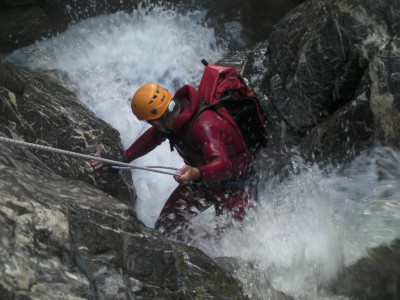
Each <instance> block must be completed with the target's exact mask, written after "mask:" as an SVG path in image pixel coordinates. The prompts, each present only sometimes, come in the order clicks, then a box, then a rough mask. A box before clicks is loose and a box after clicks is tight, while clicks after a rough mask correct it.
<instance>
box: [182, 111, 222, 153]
mask: <svg viewBox="0 0 400 300" xmlns="http://www.w3.org/2000/svg"><path fill="white" fill-rule="evenodd" d="M216 107H217V104H202V105H200V106H199V107H198V108H197V110H196V112H195V113H194V115H193V116H192V117H191V118H190V120H189V121H188V123H187V124H186V125H185V129H184V130H185V133H184V138H185V141H186V142H187V143H188V145H189V146H190V148H192V149H193V150H194V151H196V152H198V153H199V152H201V151H200V149H199V148H198V147H196V146H195V145H193V143H192V141H191V140H190V132H191V130H192V125H193V123H194V121H195V120H196V119H197V117H198V116H199V115H200V114H201V113H202V112H203V111H205V110H208V109H215V108H216Z"/></svg>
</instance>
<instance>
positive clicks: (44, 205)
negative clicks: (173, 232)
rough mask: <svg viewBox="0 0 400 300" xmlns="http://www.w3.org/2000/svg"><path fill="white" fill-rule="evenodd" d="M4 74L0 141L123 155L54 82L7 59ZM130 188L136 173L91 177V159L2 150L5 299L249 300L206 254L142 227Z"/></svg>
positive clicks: (0, 239) (110, 133)
mask: <svg viewBox="0 0 400 300" xmlns="http://www.w3.org/2000/svg"><path fill="white" fill-rule="evenodd" d="M0 74H1V77H0V100H1V108H2V111H1V114H0V131H1V133H0V134H1V136H8V137H12V138H14V139H19V140H24V141H28V142H31V143H40V144H43V145H48V146H51V147H56V148H62V149H64V150H69V151H74V152H80V153H88V152H91V151H92V150H95V149H96V148H100V149H103V150H106V151H110V152H113V151H114V152H115V151H120V150H121V145H120V140H119V134H118V132H117V131H115V130H114V129H112V128H111V127H110V126H109V125H108V124H106V123H105V122H102V121H101V120H98V119H97V118H96V117H95V116H94V115H93V113H91V112H90V111H88V110H87V109H86V108H85V107H84V106H83V105H82V104H81V103H79V102H78V100H77V98H76V96H75V95H74V93H73V92H71V90H69V89H67V88H66V87H65V86H63V85H62V84H61V82H62V81H60V80H59V79H57V78H56V77H54V76H55V75H51V74H50V75H49V74H42V73H36V72H30V71H24V70H20V69H17V68H14V67H12V66H11V65H9V64H7V63H5V62H4V61H0ZM63 82H64V84H67V81H66V80H64V81H63ZM128 175H129V174H128ZM127 178H129V179H127ZM129 180H130V182H129ZM127 183H128V184H127ZM131 184H132V183H131V176H130V175H129V176H125V177H124V176H122V175H121V174H109V175H105V174H100V175H96V174H93V172H92V170H91V167H90V166H89V163H88V162H86V161H82V160H79V159H75V158H70V157H64V156H62V155H58V154H52V153H48V152H41V151H37V150H35V151H33V150H32V151H31V150H29V149H26V148H23V147H20V146H16V145H12V144H6V143H4V142H3V143H0V274H1V275H0V298H2V299H3V298H4V297H5V299H16V298H18V299H55V298H54V297H56V298H57V297H58V299H76V298H81V299H136V298H138V299H139V298H140V297H142V298H143V299H175V298H179V299H193V298H194V297H199V299H211V298H213V297H216V298H218V299H244V297H243V296H242V292H241V289H240V285H239V284H238V282H237V281H236V280H234V279H233V277H231V276H230V275H229V274H228V273H227V272H225V271H223V269H221V268H219V267H217V265H216V264H215V263H214V262H213V261H212V260H211V259H210V258H208V257H207V256H206V255H205V254H204V253H203V252H201V251H199V250H197V249H194V248H190V247H186V246H184V245H180V244H174V243H172V242H169V241H167V240H166V239H164V238H163V237H161V236H160V235H159V234H158V233H156V232H155V231H153V230H151V229H148V228H146V227H145V226H144V225H142V223H141V222H140V221H138V220H137V218H136V216H135V212H134V210H133V207H132V205H133V201H134V199H135V192H134V190H133V189H132V188H131V187H130V186H131ZM111 195H112V196H111ZM113 196H114V197H113ZM55 295H57V296H55Z"/></svg>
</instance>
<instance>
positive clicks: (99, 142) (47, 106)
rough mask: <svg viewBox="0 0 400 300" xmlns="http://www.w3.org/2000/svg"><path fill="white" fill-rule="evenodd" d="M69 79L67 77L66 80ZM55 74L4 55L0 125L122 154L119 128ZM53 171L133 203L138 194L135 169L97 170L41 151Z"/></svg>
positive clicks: (55, 143)
mask: <svg viewBox="0 0 400 300" xmlns="http://www.w3.org/2000/svg"><path fill="white" fill-rule="evenodd" d="M64 82H66V81H65V80H64ZM62 84H63V83H62V79H61V78H57V77H56V75H55V74H43V73H42V74H40V73H34V72H29V71H24V70H20V69H17V68H14V67H12V66H11V65H9V64H7V63H6V62H4V61H2V60H0V103H1V107H2V112H1V114H0V130H1V131H2V132H3V133H5V134H6V135H7V136H8V137H12V138H14V139H18V140H23V141H26V142H29V143H34V144H40V145H44V146H50V147H54V148H58V149H62V150H67V151H72V152H77V153H83V154H88V155H93V154H94V153H96V152H97V151H105V152H108V153H120V152H121V151H122V145H121V141H120V137H119V132H118V131H117V130H115V129H112V128H111V127H110V126H109V125H108V124H107V123H106V122H104V121H101V120H99V119H97V118H96V117H95V115H94V114H93V113H92V112H90V111H89V110H88V109H87V108H86V107H85V106H84V105H83V104H82V103H81V102H79V100H78V98H77V97H76V96H75V94H74V93H73V91H72V87H70V86H69V87H68V86H67V87H65V86H63V85H62ZM34 153H35V154H36V155H37V156H38V158H39V159H40V160H41V161H42V162H43V163H44V164H45V165H46V166H47V167H48V168H50V169H51V170H52V171H53V172H55V173H56V174H58V175H60V176H63V177H66V178H74V179H77V180H82V181H85V182H88V183H90V184H92V185H95V186H97V187H98V188H100V189H102V190H103V191H105V192H107V193H109V194H110V195H112V196H114V197H117V198H118V199H120V200H121V201H123V202H124V203H126V204H128V205H133V204H134V201H135V197H136V193H135V191H134V189H133V185H132V179H131V176H130V172H127V173H129V174H127V173H123V172H122V173H121V174H118V173H115V174H98V173H94V172H93V170H92V168H91V166H90V164H89V161H85V160H82V159H77V158H72V157H70V156H64V155H59V154H54V153H51V152H43V151H37V150H35V151H34Z"/></svg>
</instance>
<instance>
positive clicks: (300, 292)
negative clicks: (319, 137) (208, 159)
mask: <svg viewBox="0 0 400 300" xmlns="http://www.w3.org/2000/svg"><path fill="white" fill-rule="evenodd" d="M202 17H203V13H201V12H193V13H187V14H186V15H181V14H177V13H176V12H174V11H170V10H166V9H163V8H161V7H159V8H155V9H153V10H152V11H145V10H137V11H135V12H133V13H130V14H128V13H116V14H113V15H107V16H101V17H97V18H92V19H89V20H86V21H84V22H81V23H79V24H76V25H74V26H71V27H70V28H69V30H67V31H66V32H65V33H63V34H61V35H59V36H58V37H56V38H53V39H49V40H44V41H41V42H39V43H37V44H35V45H32V46H30V47H27V48H23V49H20V50H18V51H16V52H14V53H13V54H11V55H10V56H8V57H7V58H6V59H7V60H9V61H11V62H13V63H15V64H19V65H23V66H28V67H30V68H39V69H59V70H62V71H63V72H64V73H65V74H67V75H68V77H69V78H70V80H71V81H72V82H73V84H74V85H75V87H76V89H77V91H78V92H79V96H80V99H81V101H82V102H84V103H85V104H86V105H87V106H88V107H89V108H90V109H91V110H92V111H93V112H95V113H96V115H97V116H98V117H99V118H101V119H103V120H105V121H107V122H108V123H110V124H111V125H112V126H113V127H114V128H116V129H117V130H119V132H120V134H121V139H122V143H123V145H124V147H128V146H129V145H130V144H131V143H132V142H133V141H134V140H135V139H136V138H137V137H138V136H139V135H140V134H141V133H142V132H143V131H144V130H145V129H146V128H147V127H146V126H147V125H146V124H144V123H143V122H139V121H138V120H136V119H135V118H134V117H133V115H132V113H131V110H130V98H131V96H132V94H133V93H134V91H135V90H136V89H137V88H138V87H139V86H140V85H142V84H143V83H147V82H158V83H160V84H162V85H164V86H168V87H169V89H170V90H171V91H172V92H174V91H175V88H176V87H177V86H179V84H183V83H188V84H192V85H194V86H197V83H198V80H199V79H200V76H201V72H202V68H203V66H202V64H201V63H200V60H201V59H202V58H206V59H207V60H208V61H211V62H215V61H217V60H218V59H220V58H222V56H223V54H224V51H225V50H224V48H223V47H221V46H218V45H217V42H216V39H215V36H214V32H213V30H211V29H208V28H205V27H203V26H202V25H201V18H202ZM135 164H136V165H164V166H172V167H179V166H181V165H182V160H181V159H180V158H179V157H178V156H177V155H176V153H175V152H170V151H169V145H168V143H164V144H163V145H161V146H160V147H158V148H157V149H156V150H155V151H153V152H152V153H150V154H148V155H146V156H145V157H143V158H140V159H138V160H137V161H135ZM293 165H294V166H295V169H296V168H297V170H298V172H296V173H295V174H293V175H292V176H291V177H289V178H288V179H286V180H285V181H284V182H278V181H274V180H269V181H264V182H261V183H260V187H259V200H258V203H257V205H256V209H254V211H252V212H250V214H249V217H248V218H247V219H246V220H245V221H244V223H243V224H240V226H239V225H238V226H236V227H235V226H234V227H233V228H231V229H227V230H225V231H224V232H223V233H221V234H220V235H219V236H218V238H213V237H211V238H210V237H209V236H208V238H199V239H198V240H196V241H195V242H194V243H193V244H194V245H195V246H197V247H199V248H201V249H202V250H204V251H205V252H206V253H208V254H209V255H210V256H212V257H221V256H227V257H235V258H237V259H238V260H239V261H243V263H242V264H241V267H240V268H239V269H238V270H237V272H236V276H237V277H238V278H239V279H240V280H241V281H242V282H243V283H244V284H245V287H246V291H247V292H248V294H249V295H250V296H252V297H254V298H261V299H263V298H265V299H267V298H268V295H269V294H268V293H269V289H268V287H269V285H270V284H271V285H272V286H273V287H275V288H276V289H278V290H282V291H284V292H286V293H288V294H290V295H292V296H295V297H298V298H306V299H310V298H312V297H315V298H319V297H321V294H320V293H321V292H320V291H318V290H319V288H320V287H323V286H324V284H326V283H327V282H329V280H330V279H331V278H333V277H334V276H335V275H336V273H337V272H338V271H339V270H340V269H341V268H343V266H345V265H349V264H351V263H353V262H355V261H356V260H357V259H358V258H360V257H361V256H363V255H364V254H365V253H366V250H367V249H368V248H369V247H374V246H377V245H380V244H382V243H388V242H390V241H391V240H392V239H393V238H395V237H399V236H400V221H399V220H400V200H399V199H400V185H399V181H400V153H398V152H396V151H394V150H392V149H388V148H377V149H375V150H373V151H370V152H368V153H364V154H362V155H361V156H360V157H358V158H357V159H356V160H355V161H354V162H353V163H352V164H351V165H350V166H349V167H347V168H346V169H340V170H339V169H333V171H330V172H329V173H328V174H326V172H322V171H321V170H319V169H318V168H317V167H315V166H308V165H304V164H303V163H302V162H301V161H300V160H299V161H295V160H294V161H293ZM264 168H268V166H264ZM132 173H133V182H134V185H135V187H136V189H137V193H138V202H137V207H136V210H137V213H138V217H139V218H140V219H141V220H142V221H143V222H144V223H145V224H146V225H148V226H149V227H153V226H154V223H155V220H156V218H157V216H158V214H159V212H160V210H161V208H162V206H163V204H164V202H165V200H166V198H167V197H168V195H169V194H170V192H171V191H172V190H173V189H174V188H175V187H176V183H175V181H174V180H173V179H172V177H171V176H169V175H163V174H156V173H150V172H145V171H140V170H135V171H133V172H132ZM196 222H197V227H198V229H199V231H200V232H201V231H204V232H207V231H208V232H211V235H212V232H213V230H214V226H217V227H218V223H219V222H222V221H221V220H219V219H216V218H215V217H214V216H213V212H212V211H210V210H209V211H207V212H206V213H205V214H204V215H202V216H199V217H198V218H197V219H195V220H194V221H193V223H195V224H196ZM238 227H240V228H238Z"/></svg>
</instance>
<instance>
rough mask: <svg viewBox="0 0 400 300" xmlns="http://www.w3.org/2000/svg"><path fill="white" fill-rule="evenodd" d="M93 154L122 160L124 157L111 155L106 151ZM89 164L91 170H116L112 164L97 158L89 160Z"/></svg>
mask: <svg viewBox="0 0 400 300" xmlns="http://www.w3.org/2000/svg"><path fill="white" fill-rule="evenodd" d="M94 156H96V157H101V158H105V159H111V160H116V161H120V162H124V157H123V156H122V155H113V154H108V153H99V152H97V153H96V154H95V155H94ZM90 165H91V166H92V168H93V170H95V171H99V172H115V171H118V169H115V168H112V166H113V165H112V164H110V163H106V162H102V161H98V160H91V161H90Z"/></svg>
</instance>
